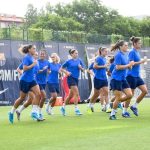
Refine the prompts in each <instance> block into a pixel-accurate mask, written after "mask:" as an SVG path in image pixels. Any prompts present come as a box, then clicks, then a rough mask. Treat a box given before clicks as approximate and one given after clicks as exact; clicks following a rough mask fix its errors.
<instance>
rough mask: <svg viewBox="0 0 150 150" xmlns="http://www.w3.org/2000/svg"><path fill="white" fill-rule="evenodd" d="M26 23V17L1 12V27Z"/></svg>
mask: <svg viewBox="0 0 150 150" xmlns="http://www.w3.org/2000/svg"><path fill="white" fill-rule="evenodd" d="M23 23H24V18H22V17H17V16H15V15H8V14H0V28H7V27H8V26H10V27H11V26H16V27H18V26H20V25H22V24H23Z"/></svg>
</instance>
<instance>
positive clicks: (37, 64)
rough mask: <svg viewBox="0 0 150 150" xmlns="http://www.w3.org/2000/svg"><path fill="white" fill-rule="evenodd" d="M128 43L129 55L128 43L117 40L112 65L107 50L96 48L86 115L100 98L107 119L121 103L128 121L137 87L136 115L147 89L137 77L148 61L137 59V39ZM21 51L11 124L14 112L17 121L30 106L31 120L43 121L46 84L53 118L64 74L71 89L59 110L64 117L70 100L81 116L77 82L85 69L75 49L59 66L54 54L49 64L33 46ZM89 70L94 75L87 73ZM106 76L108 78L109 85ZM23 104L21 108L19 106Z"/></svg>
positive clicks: (139, 44) (47, 108)
mask: <svg viewBox="0 0 150 150" xmlns="http://www.w3.org/2000/svg"><path fill="white" fill-rule="evenodd" d="M131 41H132V44H133V48H132V49H131V50H130V52H128V43H127V42H126V41H123V40H120V41H118V42H117V43H116V44H115V45H114V46H113V47H112V48H111V51H115V55H114V58H112V59H111V65H110V63H108V62H107V60H106V56H107V55H108V49H107V48H106V47H101V48H99V50H98V54H97V56H96V57H95V61H94V62H93V63H92V64H91V65H90V68H89V69H88V72H89V73H90V74H92V75H93V76H94V77H93V82H94V92H93V94H92V96H91V97H90V102H89V104H88V106H87V111H88V112H91V113H92V112H94V103H95V102H96V100H97V98H98V97H100V101H101V105H102V111H105V112H107V113H110V117H109V119H110V120H116V113H117V108H118V107H119V106H120V105H121V106H122V104H123V112H122V116H123V117H125V118H129V117H130V113H129V112H128V111H127V110H128V107H129V105H130V102H131V99H132V97H133V95H134V91H135V89H136V88H139V89H140V90H141V94H140V95H139V96H138V98H137V99H136V102H135V103H134V104H133V105H132V106H131V107H130V109H131V110H132V111H133V113H134V114H135V115H136V116H138V109H137V106H138V104H139V103H140V102H141V101H142V99H143V98H144V96H145V95H146V94H147V87H146V85H145V83H144V81H143V79H142V78H141V76H140V64H142V63H145V62H146V61H147V60H146V59H144V60H141V58H140V54H139V50H140V48H141V40H140V38H138V37H132V38H131ZM20 50H21V51H22V53H23V54H24V58H23V60H22V63H21V64H20V65H19V67H18V68H17V70H18V73H20V75H21V76H20V81H19V86H20V96H19V98H18V99H17V100H15V103H14V105H13V107H12V108H11V110H10V112H9V114H8V117H9V121H10V123H13V122H14V113H16V114H17V119H18V120H20V116H21V113H22V111H23V110H24V109H25V108H27V107H28V106H29V105H32V111H31V117H32V119H33V120H36V121H43V120H45V119H44V117H43V113H42V108H43V105H44V103H45V100H46V92H45V87H46V85H47V87H48V89H49V93H47V94H49V95H50V96H51V98H50V99H49V101H48V103H47V105H46V112H47V114H49V115H52V114H53V112H52V109H53V107H54V106H55V102H56V100H57V95H58V93H59V84H60V83H59V75H60V74H65V75H66V76H67V84H68V87H69V89H70V90H69V95H68V96H67V98H66V99H65V101H64V102H63V105H62V106H61V109H60V110H61V113H62V115H63V116H65V115H66V105H67V104H68V103H69V102H70V100H71V99H72V98H73V100H74V105H75V114H76V115H78V116H80V115H82V113H81V112H80V110H79V108H78V99H79V90H78V82H79V74H80V71H82V72H84V71H85V66H84V64H83V62H82V60H81V59H80V58H78V51H77V50H76V49H70V50H69V54H70V56H71V58H70V59H68V60H66V61H65V62H64V63H63V64H62V65H61V64H60V58H59V56H58V55H57V54H56V53H52V54H51V56H50V57H51V62H50V61H48V59H47V58H48V57H47V53H46V51H45V50H41V51H40V52H39V54H38V53H37V52H36V48H35V46H34V45H27V46H23V47H21V48H20ZM38 58H39V59H38ZM109 66H110V67H109ZM91 69H92V70H93V72H90V70H91ZM107 76H109V78H110V86H109V83H108V79H107ZM108 87H110V89H111V90H112V91H113V98H112V100H111V101H110V99H109V88H108ZM25 100H26V101H25ZM24 101H25V102H24ZM23 102H24V103H23ZM22 103H23V105H21V104H22ZM20 105H21V106H20ZM19 106H20V107H19Z"/></svg>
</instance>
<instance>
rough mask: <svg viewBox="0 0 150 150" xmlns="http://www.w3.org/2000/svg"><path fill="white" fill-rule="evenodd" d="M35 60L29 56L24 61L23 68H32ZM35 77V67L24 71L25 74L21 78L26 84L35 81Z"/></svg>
mask: <svg viewBox="0 0 150 150" xmlns="http://www.w3.org/2000/svg"><path fill="white" fill-rule="evenodd" d="M33 61H34V58H33V57H32V56H31V55H30V54H27V55H26V56H25V57H24V58H23V60H22V64H23V66H24V65H26V66H30V65H31V64H33ZM34 78H35V76H34V67H32V68H31V69H28V70H26V71H23V74H22V75H21V77H20V80H24V81H26V82H32V81H33V80H34Z"/></svg>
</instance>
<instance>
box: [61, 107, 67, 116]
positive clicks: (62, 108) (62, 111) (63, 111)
mask: <svg viewBox="0 0 150 150" xmlns="http://www.w3.org/2000/svg"><path fill="white" fill-rule="evenodd" d="M60 111H61V113H62V115H63V116H66V110H65V108H64V107H61V108H60Z"/></svg>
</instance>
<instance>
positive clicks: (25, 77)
mask: <svg viewBox="0 0 150 150" xmlns="http://www.w3.org/2000/svg"><path fill="white" fill-rule="evenodd" d="M22 52H23V53H24V54H26V55H25V56H24V58H23V61H22V63H23V70H24V71H23V74H22V76H21V78H20V83H19V84H20V96H19V98H18V99H17V100H16V101H15V103H14V106H13V107H12V109H11V111H10V112H9V121H10V123H13V122H14V112H15V111H16V109H17V108H18V106H19V105H20V104H21V103H22V102H23V101H24V99H25V98H26V96H27V93H28V92H29V91H30V90H32V91H33V93H34V94H35V97H36V98H34V99H33V101H32V105H33V107H32V113H31V117H32V118H33V119H34V120H40V119H39V116H38V105H39V102H40V90H39V87H38V85H37V83H36V81H35V80H34V68H35V66H36V65H37V60H34V58H33V55H34V54H35V52H36V50H35V46H34V45H28V46H24V47H23V49H22Z"/></svg>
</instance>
